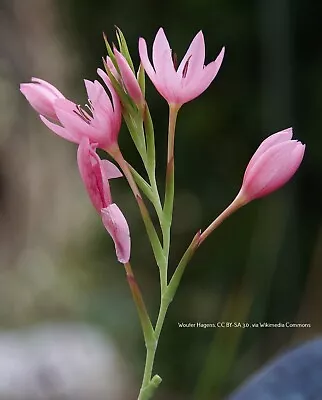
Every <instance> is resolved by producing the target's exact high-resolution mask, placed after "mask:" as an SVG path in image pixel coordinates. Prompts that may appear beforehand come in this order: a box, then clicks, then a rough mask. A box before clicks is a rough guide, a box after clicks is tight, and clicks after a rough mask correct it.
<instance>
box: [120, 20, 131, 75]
mask: <svg viewBox="0 0 322 400" xmlns="http://www.w3.org/2000/svg"><path fill="white" fill-rule="evenodd" d="M116 37H117V41H118V44H119V47H120V52H121V53H122V54H123V56H124V57H125V59H126V61H127V62H128V64H129V66H130V68H131V69H132V71H133V72H134V73H135V69H134V65H133V62H132V59H131V55H130V52H129V48H128V47H127V43H126V40H125V37H124V35H123V32H122V31H121V29H120V28H118V27H117V26H116Z"/></svg>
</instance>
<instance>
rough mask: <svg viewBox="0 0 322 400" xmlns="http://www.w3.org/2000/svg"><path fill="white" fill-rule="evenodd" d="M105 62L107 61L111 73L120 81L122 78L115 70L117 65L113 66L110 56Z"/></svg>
mask: <svg viewBox="0 0 322 400" xmlns="http://www.w3.org/2000/svg"><path fill="white" fill-rule="evenodd" d="M105 61H106V65H107V68H108V69H109V70H110V71H111V73H112V75H113V76H114V78H115V79H116V80H117V81H119V80H120V79H121V77H120V74H119V73H118V72H117V69H116V68H115V65H114V64H113V61H112V60H111V59H110V57H108V56H106V60H105ZM103 72H104V71H103ZM107 76H108V75H107Z"/></svg>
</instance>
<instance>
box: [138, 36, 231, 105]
mask: <svg viewBox="0 0 322 400" xmlns="http://www.w3.org/2000/svg"><path fill="white" fill-rule="evenodd" d="M224 51H225V49H224V48H222V50H221V52H220V53H219V55H218V57H217V58H216V60H215V61H213V62H211V63H210V64H208V65H207V66H205V65H204V62H205V42H204V37H203V34H202V32H201V31H200V32H199V33H197V35H196V36H195V38H194V39H193V41H192V42H191V44H190V46H189V48H188V50H187V52H186V54H185V56H184V57H183V59H182V61H181V63H180V65H179V67H178V69H177V70H176V67H175V66H174V62H173V59H172V51H171V49H170V45H169V42H168V40H167V38H166V36H165V33H164V31H163V29H162V28H160V29H159V31H158V33H157V35H156V37H155V40H154V43H153V48H152V59H153V66H152V64H151V62H150V60H149V57H148V51H147V45H146V42H145V40H144V39H143V38H140V40H139V53H140V58H141V62H142V65H143V67H144V69H145V71H146V73H147V74H148V75H149V77H150V79H151V81H152V82H153V84H154V86H155V87H156V89H157V90H158V92H159V93H160V94H161V96H163V97H164V98H165V99H166V100H167V102H168V103H169V104H174V105H177V106H181V105H182V104H184V103H187V102H188V101H190V100H193V99H194V98H196V97H198V96H199V95H200V94H201V93H202V92H204V91H205V90H206V89H207V87H208V86H209V85H210V83H211V82H212V81H213V80H214V78H215V76H216V75H217V73H218V71H219V68H220V66H221V63H222V60H223V57H224Z"/></svg>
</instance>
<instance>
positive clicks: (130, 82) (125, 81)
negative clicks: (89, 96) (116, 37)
mask: <svg viewBox="0 0 322 400" xmlns="http://www.w3.org/2000/svg"><path fill="white" fill-rule="evenodd" d="M113 52H114V55H115V59H116V62H117V65H118V67H119V70H120V74H119V73H118V72H117V70H116V68H115V66H114V64H113V62H112V60H111V59H110V57H108V56H107V57H106V65H107V67H108V68H109V70H110V71H111V73H112V75H113V76H114V78H115V79H116V80H117V81H118V82H119V83H120V84H121V85H122V86H123V87H124V89H125V91H126V92H127V94H128V95H129V96H130V97H131V98H132V100H133V101H134V103H135V104H137V105H142V104H143V103H144V97H143V94H142V91H141V88H140V85H139V83H138V81H137V79H136V76H135V74H134V72H133V71H132V69H131V67H130V66H129V64H128V62H127V61H126V58H125V57H124V56H123V54H122V53H120V52H119V51H118V50H117V49H116V47H114V48H113ZM97 73H98V74H99V75H100V76H101V78H102V79H103V80H104V81H106V77H107V75H106V74H105V72H104V71H102V70H101V69H98V70H97Z"/></svg>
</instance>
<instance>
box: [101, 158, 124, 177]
mask: <svg viewBox="0 0 322 400" xmlns="http://www.w3.org/2000/svg"><path fill="white" fill-rule="evenodd" d="M101 169H102V174H103V179H114V178H121V177H122V176H123V174H122V172H121V171H120V170H119V169H118V168H117V166H116V165H115V164H113V163H111V162H110V161H108V160H101Z"/></svg>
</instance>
